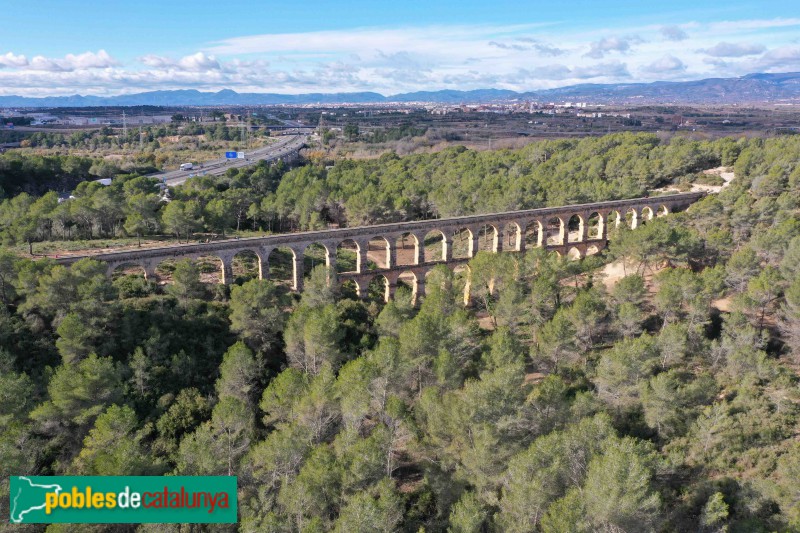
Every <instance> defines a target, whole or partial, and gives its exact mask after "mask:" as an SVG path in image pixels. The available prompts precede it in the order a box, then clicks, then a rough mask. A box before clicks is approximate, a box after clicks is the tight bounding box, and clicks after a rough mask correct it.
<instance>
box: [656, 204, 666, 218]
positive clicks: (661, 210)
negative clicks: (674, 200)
mask: <svg viewBox="0 0 800 533" xmlns="http://www.w3.org/2000/svg"><path fill="white" fill-rule="evenodd" d="M668 214H669V207H667V206H666V205H664V204H661V205H660V206H658V208H657V209H656V216H657V217H665V216H667V215H668Z"/></svg>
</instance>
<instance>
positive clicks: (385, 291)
mask: <svg viewBox="0 0 800 533" xmlns="http://www.w3.org/2000/svg"><path fill="white" fill-rule="evenodd" d="M365 292H366V299H367V300H372V301H375V302H383V303H387V302H388V301H389V299H390V297H391V292H390V285H389V279H388V278H387V277H386V276H384V275H383V274H377V275H376V276H373V277H372V279H370V280H369V283H367V286H366V287H365Z"/></svg>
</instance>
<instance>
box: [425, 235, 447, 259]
mask: <svg viewBox="0 0 800 533" xmlns="http://www.w3.org/2000/svg"><path fill="white" fill-rule="evenodd" d="M424 251H425V262H426V263H428V262H431V261H446V260H447V253H448V250H447V240H446V239H445V236H444V233H443V232H442V231H441V230H438V229H432V230H430V231H429V232H428V233H426V234H425V246H424Z"/></svg>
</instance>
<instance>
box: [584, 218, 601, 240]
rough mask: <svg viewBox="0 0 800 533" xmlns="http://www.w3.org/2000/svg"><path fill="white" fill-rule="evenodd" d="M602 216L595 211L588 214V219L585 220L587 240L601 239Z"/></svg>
mask: <svg viewBox="0 0 800 533" xmlns="http://www.w3.org/2000/svg"><path fill="white" fill-rule="evenodd" d="M604 225H605V224H604V221H603V216H602V215H601V214H600V213H598V212H597V211H595V212H594V213H591V214H590V215H589V220H588V221H587V222H586V226H587V228H586V238H587V240H592V239H602V238H603V230H604V229H605V228H604Z"/></svg>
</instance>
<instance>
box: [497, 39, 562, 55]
mask: <svg viewBox="0 0 800 533" xmlns="http://www.w3.org/2000/svg"><path fill="white" fill-rule="evenodd" d="M488 44H489V46H495V47H497V48H500V49H502V50H515V51H517V52H527V51H534V52H537V53H539V54H540V55H543V56H560V55H562V54H565V53H566V52H567V51H566V50H564V49H562V48H558V47H556V46H553V45H551V44H547V43H544V42H541V41H539V40H538V39H533V38H531V37H521V38H519V39H514V40H511V41H509V42H497V41H489V43H488Z"/></svg>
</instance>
